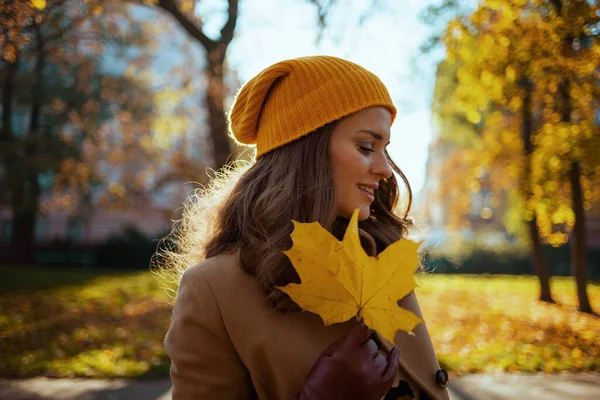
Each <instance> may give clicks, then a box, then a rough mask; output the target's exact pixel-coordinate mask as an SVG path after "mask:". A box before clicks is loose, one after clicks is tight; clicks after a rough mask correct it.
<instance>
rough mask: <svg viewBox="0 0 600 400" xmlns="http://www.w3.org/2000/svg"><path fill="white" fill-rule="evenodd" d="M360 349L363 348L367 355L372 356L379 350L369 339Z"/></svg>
mask: <svg viewBox="0 0 600 400" xmlns="http://www.w3.org/2000/svg"><path fill="white" fill-rule="evenodd" d="M362 347H364V348H365V350H366V351H367V353H369V354H374V353H376V352H377V350H379V347H377V343H375V342H374V341H373V340H371V339H367V341H366V342H365V344H363V345H362Z"/></svg>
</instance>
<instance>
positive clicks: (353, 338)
mask: <svg viewBox="0 0 600 400" xmlns="http://www.w3.org/2000/svg"><path fill="white" fill-rule="evenodd" d="M372 332H373V331H372V330H371V329H369V327H368V326H367V325H365V323H364V322H362V321H360V322H359V323H358V324H356V325H354V326H353V327H352V328H351V329H350V330H349V331H348V333H346V337H345V342H346V343H348V344H350V345H354V346H362V345H363V344H365V343H366V342H367V341H368V340H369V337H370V336H371V333H372Z"/></svg>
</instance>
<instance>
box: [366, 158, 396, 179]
mask: <svg viewBox="0 0 600 400" xmlns="http://www.w3.org/2000/svg"><path fill="white" fill-rule="evenodd" d="M371 173H373V174H374V175H379V176H381V178H382V179H388V178H390V177H391V176H392V174H393V171H392V166H391V165H390V161H389V159H388V155H387V153H381V154H379V155H378V157H375V158H374V159H373V164H372V165H371Z"/></svg>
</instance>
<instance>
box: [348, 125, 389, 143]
mask: <svg viewBox="0 0 600 400" xmlns="http://www.w3.org/2000/svg"><path fill="white" fill-rule="evenodd" d="M356 132H364V133H368V134H369V135H371V136H373V137H374V138H375V139H377V140H383V136H381V135H380V134H379V133H377V132H374V131H372V130H369V129H359V130H358V131H356ZM387 144H390V142H387Z"/></svg>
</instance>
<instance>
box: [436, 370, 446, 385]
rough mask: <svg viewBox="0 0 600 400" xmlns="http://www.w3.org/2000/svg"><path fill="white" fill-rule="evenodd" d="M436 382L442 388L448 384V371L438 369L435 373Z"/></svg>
mask: <svg viewBox="0 0 600 400" xmlns="http://www.w3.org/2000/svg"><path fill="white" fill-rule="evenodd" d="M435 383H437V385H438V386H439V387H441V388H445V387H446V386H448V373H447V372H446V371H445V370H443V369H438V370H437V372H436V373H435Z"/></svg>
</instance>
